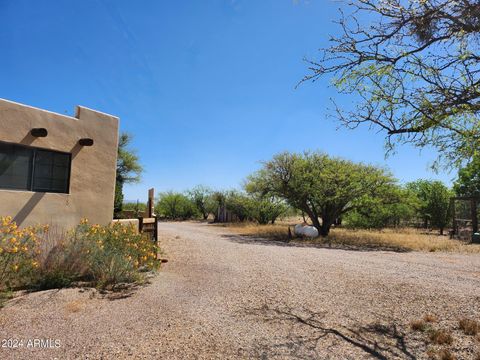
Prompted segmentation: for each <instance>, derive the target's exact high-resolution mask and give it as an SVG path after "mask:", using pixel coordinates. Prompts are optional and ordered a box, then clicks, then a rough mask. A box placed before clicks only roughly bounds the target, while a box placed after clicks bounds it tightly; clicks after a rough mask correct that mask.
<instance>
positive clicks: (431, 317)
mask: <svg viewBox="0 0 480 360" xmlns="http://www.w3.org/2000/svg"><path fill="white" fill-rule="evenodd" d="M423 320H424V321H425V322H428V323H436V322H437V321H438V319H437V317H436V316H435V315H432V314H426V315H425V316H424V317H423Z"/></svg>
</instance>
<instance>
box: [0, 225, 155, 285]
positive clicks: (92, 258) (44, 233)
mask: <svg viewBox="0 0 480 360" xmlns="http://www.w3.org/2000/svg"><path fill="white" fill-rule="evenodd" d="M158 250H159V249H158V246H157V244H155V243H154V242H152V241H151V240H150V239H149V238H148V237H147V236H145V235H143V234H139V233H138V232H137V231H136V228H135V227H133V226H124V225H121V224H114V225H109V226H100V225H90V224H89V223H88V221H87V220H82V221H81V223H80V224H79V225H78V226H77V227H76V228H75V229H73V230H71V231H69V232H67V233H66V232H63V231H61V232H56V231H55V228H53V230H52V231H49V229H48V226H38V227H27V228H23V229H19V228H18V227H17V225H16V224H15V222H14V221H13V220H12V218H11V217H0V293H1V292H2V291H4V290H8V289H11V288H17V287H20V286H24V287H29V288H34V289H47V288H58V287H65V286H70V285H71V284H72V283H73V282H74V281H87V282H90V283H91V284H92V285H96V286H100V287H106V286H110V285H114V284H117V283H122V282H133V281H136V280H139V279H140V278H141V276H142V275H141V272H142V271H149V270H154V269H156V268H157V267H158V265H159V262H158V261H157V253H158Z"/></svg>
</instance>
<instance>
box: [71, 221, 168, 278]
mask: <svg viewBox="0 0 480 360" xmlns="http://www.w3.org/2000/svg"><path fill="white" fill-rule="evenodd" d="M74 239H75V240H76V241H77V242H78V241H79V242H81V243H83V244H86V245H87V246H84V247H83V249H84V252H85V253H84V256H85V258H86V259H88V263H89V275H90V276H91V277H92V278H93V280H94V281H95V282H96V283H97V284H98V285H100V286H106V285H111V284H116V283H120V282H131V281H135V280H137V279H138V276H139V271H140V270H145V271H148V270H154V269H155V268H157V266H158V264H159V262H158V261H157V253H158V246H157V244H155V243H154V242H152V241H151V240H150V239H149V238H148V236H145V235H144V234H139V233H138V232H137V230H136V228H135V227H134V226H133V225H132V226H126V225H122V224H119V223H116V224H113V225H109V226H101V225H89V224H88V222H87V221H86V220H84V221H82V223H81V224H80V225H78V226H77V228H76V229H75V233H74Z"/></svg>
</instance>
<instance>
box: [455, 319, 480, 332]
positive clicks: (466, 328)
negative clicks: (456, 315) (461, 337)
mask: <svg viewBox="0 0 480 360" xmlns="http://www.w3.org/2000/svg"><path fill="white" fill-rule="evenodd" d="M458 325H459V327H460V330H462V331H463V332H464V334H465V335H472V336H475V335H477V334H478V333H479V332H480V323H479V322H478V321H475V320H472V319H467V318H463V319H461V320H460V321H459V322H458Z"/></svg>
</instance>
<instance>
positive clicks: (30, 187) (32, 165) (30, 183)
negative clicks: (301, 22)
mask: <svg viewBox="0 0 480 360" xmlns="http://www.w3.org/2000/svg"><path fill="white" fill-rule="evenodd" d="M0 144H5V145H10V146H17V147H20V148H24V149H28V150H30V151H31V152H32V156H31V161H30V163H29V168H28V179H27V183H28V188H7V187H3V186H2V185H0V191H2V190H9V191H30V192H36V193H53V194H70V179H71V174H72V154H71V153H69V152H65V151H58V150H52V149H47V148H40V147H35V146H28V145H23V144H19V143H12V142H8V141H3V140H0ZM37 151H46V152H50V153H54V154H62V155H67V156H68V172H67V176H66V178H65V179H66V189H65V190H66V192H63V191H56V190H49V191H36V190H34V179H35V160H36V156H37Z"/></svg>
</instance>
